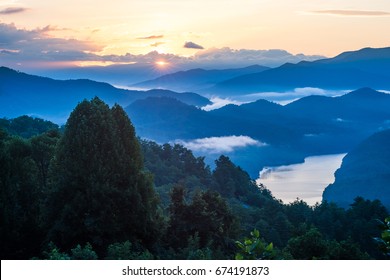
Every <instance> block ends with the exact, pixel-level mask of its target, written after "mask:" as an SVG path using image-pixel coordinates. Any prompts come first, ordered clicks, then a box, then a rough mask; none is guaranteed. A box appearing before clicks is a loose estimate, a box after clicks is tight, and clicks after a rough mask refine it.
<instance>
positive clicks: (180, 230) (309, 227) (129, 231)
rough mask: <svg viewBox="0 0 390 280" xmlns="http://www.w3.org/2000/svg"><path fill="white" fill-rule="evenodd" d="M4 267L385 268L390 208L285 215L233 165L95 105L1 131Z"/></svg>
mask: <svg viewBox="0 0 390 280" xmlns="http://www.w3.org/2000/svg"><path fill="white" fill-rule="evenodd" d="M0 166H1V169H0V191H1V193H0V216H1V229H0V242H1V250H0V254H1V259H116V260H117V259H287V260H288V259H335V260H342V259H385V258H388V257H389V254H390V245H389V244H390V231H389V224H390V220H389V219H388V218H387V217H388V216H389V212H388V209H386V208H385V207H384V206H383V205H382V203H381V202H380V201H379V200H373V201H370V200H367V199H364V198H362V197H356V198H355V200H354V202H353V203H352V204H351V205H350V206H349V207H348V208H341V207H339V206H337V205H336V204H334V203H328V202H327V201H323V202H322V203H318V204H316V205H315V206H309V205H308V204H307V203H306V202H304V201H303V200H301V199H299V198H297V200H296V201H294V202H293V203H289V204H284V203H283V202H282V201H281V200H278V199H277V198H275V197H274V196H273V195H272V193H271V192H270V191H269V190H268V189H267V187H266V186H262V185H261V186H258V185H257V184H256V183H255V181H254V180H252V179H251V178H250V176H249V175H248V173H247V172H246V171H245V170H243V169H242V168H240V167H239V166H237V165H235V164H234V163H233V162H232V161H231V160H230V159H229V157H227V156H224V155H221V156H220V157H219V158H217V159H216V160H215V168H214V169H213V170H212V169H211V168H210V167H209V166H207V165H206V164H205V161H204V158H203V157H196V156H194V154H193V153H192V151H190V150H188V149H186V148H185V147H183V146H181V145H178V144H174V145H171V144H163V145H160V144H158V143H155V142H153V141H149V140H145V139H140V138H138V137H137V135H136V131H135V128H134V126H133V124H132V122H131V120H130V119H129V118H128V116H127V114H126V112H125V111H124V110H123V108H122V107H121V106H119V105H114V106H113V107H111V108H110V107H109V106H108V105H107V104H105V103H104V102H103V101H102V100H100V99H99V98H97V97H95V98H93V99H91V100H84V101H83V102H81V103H79V104H78V105H77V107H76V108H75V109H74V110H73V112H72V113H71V115H70V117H69V119H68V121H67V123H66V125H65V126H63V127H59V126H58V125H56V124H54V123H51V122H49V121H45V120H42V119H39V118H32V117H28V116H21V117H18V118H15V119H1V120H0Z"/></svg>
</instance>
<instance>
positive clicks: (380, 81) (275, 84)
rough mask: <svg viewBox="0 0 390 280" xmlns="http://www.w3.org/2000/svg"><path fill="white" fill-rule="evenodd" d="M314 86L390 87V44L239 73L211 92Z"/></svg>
mask: <svg viewBox="0 0 390 280" xmlns="http://www.w3.org/2000/svg"><path fill="white" fill-rule="evenodd" d="M302 87H314V88H322V89H336V90H346V89H354V88H361V87H372V88H378V89H390V47H387V48H378V49H374V48H365V49H361V50H359V51H353V52H345V53H342V54H340V55H338V56H336V57H334V58H328V59H321V60H316V61H313V62H307V61H302V62H299V63H297V64H292V63H286V64H284V65H282V66H280V67H277V68H273V69H269V70H266V71H263V72H261V73H254V74H248V75H243V76H240V77H235V78H232V79H230V80H226V81H223V82H220V83H218V84H216V85H215V86H214V87H212V88H210V89H208V92H212V93H219V94H227V93H228V94H230V95H232V93H234V94H235V95H239V94H243V93H251V92H263V91H286V90H292V89H295V88H302Z"/></svg>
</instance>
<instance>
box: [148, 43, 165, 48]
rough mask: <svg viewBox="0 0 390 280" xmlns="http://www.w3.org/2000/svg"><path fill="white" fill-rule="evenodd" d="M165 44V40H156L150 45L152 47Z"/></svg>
mask: <svg viewBox="0 0 390 280" xmlns="http://www.w3.org/2000/svg"><path fill="white" fill-rule="evenodd" d="M163 44H165V42H155V43H153V44H150V46H151V47H158V46H160V45H163Z"/></svg>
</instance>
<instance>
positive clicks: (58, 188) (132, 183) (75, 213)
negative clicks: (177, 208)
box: [47, 97, 159, 255]
mask: <svg viewBox="0 0 390 280" xmlns="http://www.w3.org/2000/svg"><path fill="white" fill-rule="evenodd" d="M51 177H52V182H51V187H52V192H51V194H50V196H49V200H48V209H47V222H48V224H49V234H48V240H52V241H54V242H55V243H56V244H58V245H59V246H60V248H62V249H65V250H69V249H70V248H72V247H74V246H75V245H76V244H86V243H87V242H90V243H91V245H92V246H93V247H94V248H96V250H97V252H98V254H99V255H102V254H101V252H102V251H103V250H105V249H106V248H107V246H108V245H109V244H112V243H115V242H122V241H125V240H131V241H135V240H140V241H141V242H142V243H143V244H144V245H146V244H150V243H152V241H153V240H155V234H156V232H157V229H158V227H159V224H158V221H159V220H158V212H157V199H156V196H155V193H154V190H153V186H152V180H151V176H150V175H149V174H147V173H145V172H144V171H143V162H142V156H141V154H140V148H139V144H138V142H137V139H136V137H135V131H134V127H133V126H132V124H131V122H130V120H129V119H128V118H127V117H126V115H125V113H124V111H123V109H122V108H120V107H119V106H117V105H116V106H114V107H113V108H112V109H110V108H109V107H108V106H107V105H106V104H105V103H104V102H102V101H101V100H100V99H99V98H97V97H96V98H94V99H92V100H91V101H83V102H81V103H80V104H79V105H78V106H77V107H76V108H75V109H74V110H73V112H72V113H71V115H70V117H69V119H68V121H67V124H66V126H65V131H64V135H63V137H62V138H61V140H60V141H59V144H58V147H57V151H56V154H55V159H54V163H53V168H52V171H51Z"/></svg>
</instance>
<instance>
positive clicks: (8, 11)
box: [0, 7, 28, 15]
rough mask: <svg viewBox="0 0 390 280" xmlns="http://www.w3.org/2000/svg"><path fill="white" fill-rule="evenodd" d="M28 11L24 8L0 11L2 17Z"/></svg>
mask: <svg viewBox="0 0 390 280" xmlns="http://www.w3.org/2000/svg"><path fill="white" fill-rule="evenodd" d="M27 10H28V9H27V8H22V7H10V8H6V9H2V10H0V15H10V14H17V13H23V12H25V11H27Z"/></svg>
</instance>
